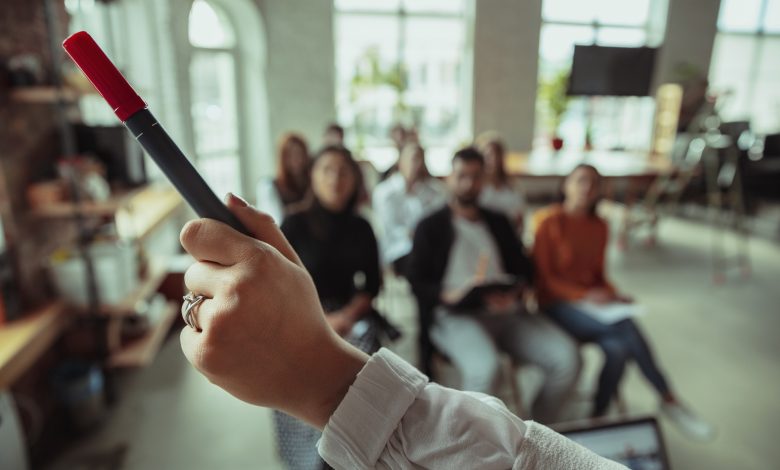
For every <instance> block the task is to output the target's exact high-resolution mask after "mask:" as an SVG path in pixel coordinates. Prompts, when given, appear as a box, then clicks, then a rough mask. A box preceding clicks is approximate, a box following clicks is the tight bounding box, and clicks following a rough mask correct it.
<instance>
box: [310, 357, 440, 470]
mask: <svg viewBox="0 0 780 470" xmlns="http://www.w3.org/2000/svg"><path fill="white" fill-rule="evenodd" d="M427 383H428V378H427V377H426V376H425V375H423V374H422V373H421V372H420V371H418V370H417V369H415V368H414V367H413V366H411V365H410V364H408V363H407V362H405V361H404V360H403V359H401V358H399V357H398V356H396V355H395V354H394V353H392V352H391V351H390V350H388V349H385V348H382V349H380V350H379V352H377V353H376V354H374V355H373V356H371V358H370V359H369V360H368V362H367V363H366V365H365V366H364V367H363V369H362V370H361V371H360V373H359V374H358V376H357V378H356V379H355V382H354V383H353V384H352V386H351V387H350V388H349V391H348V392H347V394H346V396H345V397H344V399H343V400H342V402H341V403H340V404H339V406H338V408H336V411H335V412H334V413H333V415H332V416H331V417H330V420H329V421H328V424H327V425H326V426H325V429H324V430H323V432H322V438H321V439H320V441H319V442H318V443H317V449H318V451H319V453H320V455H321V456H322V458H323V459H324V460H325V461H326V462H328V464H330V465H331V466H333V467H335V468H373V467H374V466H375V465H376V462H377V460H378V459H379V457H380V455H381V454H382V452H383V451H384V449H385V446H386V445H387V442H388V440H389V439H390V436H391V435H392V434H393V432H394V431H395V429H396V428H397V427H398V424H399V423H400V422H401V419H402V418H403V416H404V415H405V414H406V411H407V410H408V409H409V407H410V406H411V405H412V403H413V402H414V401H415V399H416V398H417V396H418V395H419V394H420V392H421V391H422V390H423V388H425V386H426V384H427Z"/></svg>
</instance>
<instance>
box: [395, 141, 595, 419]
mask: <svg viewBox="0 0 780 470" xmlns="http://www.w3.org/2000/svg"><path fill="white" fill-rule="evenodd" d="M484 167H485V163H484V159H483V157H482V154H480V153H479V152H478V151H477V150H475V149H473V148H465V149H463V150H460V151H458V152H457V153H456V154H455V156H454V158H453V160H452V173H451V174H450V176H449V178H448V180H447V185H448V187H449V190H450V200H449V203H448V205H445V206H444V208H442V209H441V210H438V211H436V212H434V213H433V214H431V215H430V216H428V217H426V218H425V219H423V220H421V221H420V223H419V225H418V226H417V230H416V231H415V234H414V244H413V248H412V253H411V255H410V258H409V265H408V270H407V276H408V278H409V282H410V283H411V285H412V290H413V291H414V293H415V296H416V297H417V300H418V303H419V306H420V323H421V344H420V346H421V355H422V362H423V367H424V368H426V369H428V371H430V370H429V366H428V365H427V359H428V356H429V354H430V352H431V350H432V348H431V346H432V345H435V347H436V349H437V350H438V351H440V352H442V353H443V354H444V355H446V356H447V357H448V358H449V359H450V360H451V361H452V363H453V364H454V365H455V367H456V368H457V369H458V370H459V372H460V373H461V377H462V378H463V383H462V388H463V389H464V390H467V391H475V392H487V393H490V392H492V391H493V390H492V388H493V385H494V382H495V379H496V377H497V375H498V370H499V356H498V351H499V350H501V351H504V352H506V353H508V354H509V355H511V356H512V358H513V359H514V360H518V361H521V362H524V363H529V364H533V365H536V366H539V367H540V368H541V369H542V371H543V372H544V374H545V379H544V383H543V385H542V388H541V391H540V393H539V395H538V397H537V399H536V400H535V402H534V405H533V409H532V413H533V419H535V420H537V421H541V422H548V423H549V422H554V421H555V419H556V417H557V414H558V412H559V411H560V409H561V408H562V405H563V404H564V402H565V401H566V399H567V398H568V396H569V393H570V392H571V391H572V388H573V386H574V384H575V383H576V381H577V377H578V374H579V366H580V361H579V354H578V350H577V347H576V345H575V344H574V342H573V341H572V340H571V339H569V337H568V336H566V334H565V333H563V332H562V331H561V330H560V329H559V328H558V327H556V326H555V325H554V324H553V323H552V322H550V321H549V320H547V319H546V318H544V317H542V316H540V315H530V314H528V313H527V312H525V311H524V310H523V306H522V304H521V302H520V294H521V293H522V289H523V287H524V286H525V285H527V283H529V282H530V281H531V274H532V266H531V262H530V260H529V259H528V258H527V257H526V256H525V255H524V254H523V246H522V244H521V242H520V240H519V239H518V238H517V235H516V234H515V231H514V229H513V228H512V225H511V224H510V223H509V220H507V218H506V217H505V216H504V215H503V214H499V213H496V212H492V211H489V210H487V209H483V208H481V207H480V206H479V205H478V203H477V201H478V200H479V193H480V190H481V187H482V179H483V177H484ZM507 275H511V276H513V277H514V278H515V279H516V285H515V288H514V289H511V290H507V291H504V292H499V291H492V292H491V291H488V292H487V293H486V294H485V295H484V296H483V297H482V298H481V299H479V304H478V306H476V307H474V308H471V309H469V310H465V311H464V310H462V309H459V306H458V304H459V302H460V301H461V300H462V299H463V297H464V295H466V294H467V293H468V292H469V291H470V290H471V289H472V288H473V287H474V286H476V285H478V284H481V283H489V282H491V281H493V280H496V279H500V278H506V277H507Z"/></svg>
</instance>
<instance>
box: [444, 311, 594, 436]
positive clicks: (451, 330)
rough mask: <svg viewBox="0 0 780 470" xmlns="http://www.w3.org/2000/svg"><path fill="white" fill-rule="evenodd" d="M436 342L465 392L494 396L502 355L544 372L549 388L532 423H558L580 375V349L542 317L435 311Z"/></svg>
mask: <svg viewBox="0 0 780 470" xmlns="http://www.w3.org/2000/svg"><path fill="white" fill-rule="evenodd" d="M435 315H436V316H435V320H434V323H433V325H432V327H431V332H430V334H431V341H432V342H433V344H434V345H435V346H436V348H437V349H438V350H439V351H441V352H442V353H443V354H445V355H446V356H447V357H448V358H449V359H450V361H451V362H452V364H453V365H454V366H455V367H456V368H457V369H458V371H459V372H460V375H461V377H462V379H463V382H462V384H461V388H462V389H463V390H466V391H474V392H482V393H488V394H490V393H493V391H494V390H493V387H494V385H495V382H496V379H497V377H498V374H499V366H500V363H499V355H498V354H499V350H500V351H504V352H506V353H508V354H509V355H510V356H511V357H512V358H513V359H514V360H516V361H518V362H522V363H527V364H533V365H536V366H538V367H540V368H541V369H542V371H543V372H544V376H545V379H544V384H543V385H542V388H541V390H540V392H539V395H538V396H537V398H536V400H535V401H534V404H533V407H532V410H531V412H532V414H533V419H535V420H536V421H539V422H542V423H553V422H555V419H556V417H557V416H558V413H559V412H560V410H561V408H562V407H563V405H564V404H565V402H566V400H568V398H569V396H570V394H571V392H572V391H573V389H574V386H575V385H576V383H577V379H578V378H579V372H580V365H581V361H580V355H579V350H578V348H577V345H576V344H575V343H574V342H573V341H572V340H571V339H570V338H569V337H568V336H567V335H566V334H565V333H564V332H562V331H561V330H560V329H559V328H558V327H556V326H555V325H554V324H553V323H552V322H550V321H549V320H547V319H546V318H544V317H543V316H540V315H529V314H528V313H524V312H518V313H507V314H498V315H492V314H488V313H484V312H474V313H471V314H462V313H458V314H455V313H451V312H449V311H447V310H445V309H444V308H439V309H437V310H436V312H435Z"/></svg>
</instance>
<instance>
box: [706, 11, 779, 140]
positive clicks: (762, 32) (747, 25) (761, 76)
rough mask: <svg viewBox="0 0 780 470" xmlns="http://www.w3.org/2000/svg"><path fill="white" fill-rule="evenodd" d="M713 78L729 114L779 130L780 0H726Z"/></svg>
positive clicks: (763, 128)
mask: <svg viewBox="0 0 780 470" xmlns="http://www.w3.org/2000/svg"><path fill="white" fill-rule="evenodd" d="M709 78H710V85H711V88H712V90H714V91H715V93H716V94H717V95H718V101H719V106H720V111H721V115H722V116H723V118H724V119H726V120H748V121H750V122H751V125H752V127H753V130H754V131H756V132H760V133H769V132H778V131H780V0H721V6H720V14H719V16H718V34H717V36H716V38H715V47H714V49H713V52H712V63H711V66H710V77H709Z"/></svg>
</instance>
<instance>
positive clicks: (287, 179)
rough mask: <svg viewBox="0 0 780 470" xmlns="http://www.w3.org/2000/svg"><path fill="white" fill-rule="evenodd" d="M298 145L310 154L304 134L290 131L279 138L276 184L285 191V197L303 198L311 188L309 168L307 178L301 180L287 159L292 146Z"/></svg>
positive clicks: (295, 199) (305, 152)
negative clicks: (292, 170)
mask: <svg viewBox="0 0 780 470" xmlns="http://www.w3.org/2000/svg"><path fill="white" fill-rule="evenodd" d="M293 145H298V146H299V147H300V148H301V149H302V150H303V153H304V154H306V156H307V157H308V156H309V147H308V146H307V145H306V140H305V139H304V138H303V136H302V135H300V134H297V133H295V132H288V133H286V134H284V135H283V136H282V138H281V139H279V150H278V157H279V158H278V161H277V167H276V184H277V185H278V186H279V189H280V190H281V192H282V193H283V199H292V200H294V201H297V200H301V199H303V197H304V196H305V195H306V191H308V189H309V175H308V172H309V168H306V173H307V174H306V180H305V181H299V180H298V179H296V178H295V177H294V175H292V173H291V172H290V168H289V166H288V163H287V160H288V159H289V155H290V147H291V146H293Z"/></svg>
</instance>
